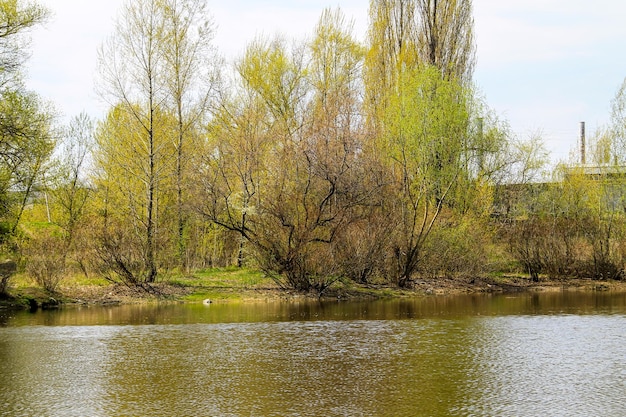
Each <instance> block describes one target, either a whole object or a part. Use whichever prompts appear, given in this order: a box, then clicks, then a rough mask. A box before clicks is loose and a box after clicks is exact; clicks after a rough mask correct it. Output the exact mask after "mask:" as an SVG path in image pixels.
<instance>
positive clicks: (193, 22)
mask: <svg viewBox="0 0 626 417" xmlns="http://www.w3.org/2000/svg"><path fill="white" fill-rule="evenodd" d="M162 7H163V8H164V19H165V29H164V30H165V35H164V43H163V45H162V47H163V49H164V60H165V62H164V65H165V68H164V70H165V72H166V77H165V79H166V80H167V83H166V89H167V92H168V95H169V104H168V106H169V107H170V108H171V111H172V113H173V114H174V115H175V118H176V140H175V148H176V168H175V171H176V216H177V234H178V236H177V240H178V258H179V262H180V265H181V267H182V268H183V269H184V268H186V267H187V263H186V257H185V252H186V242H185V237H184V233H185V226H186V223H187V219H186V218H187V217H188V214H186V213H185V208H184V206H185V203H186V200H187V198H186V195H185V194H186V193H187V192H188V190H189V185H188V184H186V180H188V176H187V175H186V174H187V170H188V166H189V165H190V162H191V161H192V157H193V156H194V155H195V154H196V152H194V151H193V150H194V148H197V145H198V142H197V140H196V139H197V136H198V135H197V132H198V131H199V127H200V126H201V125H202V123H204V122H205V119H206V115H207V110H208V109H209V107H210V105H211V104H212V103H211V101H212V98H213V95H214V94H215V90H216V88H217V83H218V78H219V74H218V72H217V68H218V67H219V65H220V60H219V59H218V57H217V54H216V53H215V52H214V51H213V49H212V47H211V42H212V40H213V32H214V30H213V24H212V22H211V20H210V19H209V18H208V17H207V10H206V1H205V0H170V1H165V2H164V4H163V6H162ZM194 141H195V143H194Z"/></svg>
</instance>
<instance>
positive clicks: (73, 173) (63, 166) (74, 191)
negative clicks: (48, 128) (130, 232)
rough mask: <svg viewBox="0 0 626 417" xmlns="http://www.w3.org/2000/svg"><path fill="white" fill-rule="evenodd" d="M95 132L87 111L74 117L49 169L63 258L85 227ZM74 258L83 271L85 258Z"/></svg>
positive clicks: (91, 188)
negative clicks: (50, 169) (60, 232)
mask: <svg viewBox="0 0 626 417" xmlns="http://www.w3.org/2000/svg"><path fill="white" fill-rule="evenodd" d="M94 134H95V123H94V121H93V119H91V118H90V117H89V116H88V115H87V114H86V113H81V114H80V115H78V116H76V117H75V118H73V119H72V120H71V121H70V124H69V126H68V127H67V128H66V130H65V132H64V135H63V140H62V141H61V143H60V147H59V148H58V150H59V152H58V158H57V159H56V161H55V164H54V165H55V169H54V171H53V172H52V181H51V184H50V194H51V195H52V197H53V202H54V205H55V206H56V207H58V210H57V211H56V212H55V213H54V214H55V218H54V219H53V221H54V222H55V223H56V224H58V225H59V227H60V228H61V229H62V230H63V244H62V245H60V246H61V247H59V248H57V250H61V251H62V252H63V260H64V261H65V260H66V258H67V256H68V254H69V253H70V252H72V250H73V249H74V248H75V247H76V240H77V238H78V237H79V235H80V234H81V230H84V227H82V226H84V225H83V223H84V219H85V218H86V216H87V214H88V213H86V211H87V207H88V203H89V201H90V200H91V197H92V196H93V191H94V189H93V184H90V183H89V180H88V174H89V172H88V170H89V168H90V164H91V163H92V162H93V161H92V153H93V150H94V145H95V138H94ZM56 216H58V217H56ZM83 243H84V242H83ZM75 258H76V259H75V260H76V262H78V264H79V265H80V266H81V269H82V270H83V272H84V273H85V274H86V273H87V267H86V265H85V259H84V257H83V256H78V257H75Z"/></svg>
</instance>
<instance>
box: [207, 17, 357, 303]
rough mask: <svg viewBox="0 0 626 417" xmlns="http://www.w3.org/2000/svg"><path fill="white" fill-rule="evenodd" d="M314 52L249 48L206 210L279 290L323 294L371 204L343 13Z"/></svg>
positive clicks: (329, 23)
mask: <svg viewBox="0 0 626 417" xmlns="http://www.w3.org/2000/svg"><path fill="white" fill-rule="evenodd" d="M306 46H307V48H303V47H302V46H300V45H297V46H296V47H294V49H293V50H291V51H290V50H288V49H287V48H286V46H285V44H284V42H282V41H280V40H275V41H273V42H269V43H268V42H263V41H260V40H257V41H256V42H255V43H253V44H251V45H250V46H249V47H248V50H247V51H246V55H245V56H244V58H243V59H242V61H241V62H240V63H239V65H238V72H239V75H240V77H241V81H242V91H244V92H245V94H243V95H242V96H241V97H240V98H239V100H238V101H236V103H238V106H234V107H229V108H228V109H226V108H225V109H224V111H223V112H221V113H220V117H219V118H218V119H216V120H215V122H216V124H215V126H214V127H213V133H214V134H213V135H212V136H213V137H215V138H216V142H215V143H216V144H215V148H214V149H215V151H214V152H212V153H210V154H209V158H208V160H207V163H206V164H205V166H206V167H207V173H206V176H205V178H206V182H205V192H206V195H207V198H206V199H205V201H207V202H209V204H208V205H207V206H206V207H205V208H204V211H203V212H204V214H205V215H206V216H207V217H208V218H209V219H211V220H212V221H214V222H216V223H217V224H220V225H222V226H223V227H225V228H228V229H229V230H233V231H236V232H238V233H240V234H241V236H242V237H243V238H244V239H246V241H247V242H249V244H250V245H251V246H252V248H253V250H254V253H255V254H256V260H257V262H258V264H259V265H260V266H261V268H262V269H263V270H264V271H266V272H267V273H268V274H270V276H272V277H273V278H274V279H275V280H276V281H277V282H278V283H279V284H281V285H282V286H284V287H288V288H293V289H296V290H299V291H305V292H306V291H313V292H316V293H318V294H321V293H322V292H323V291H325V290H326V289H327V288H328V286H329V285H331V284H332V283H333V282H334V280H335V279H337V276H338V272H339V269H338V267H337V263H336V262H333V260H332V259H333V258H334V253H335V252H334V251H335V250H336V247H335V244H336V240H337V237H338V235H339V234H340V233H341V232H342V231H343V230H344V229H345V227H346V226H347V224H349V223H350V222H351V221H352V220H353V218H354V211H355V208H356V207H357V206H359V205H360V204H362V203H363V201H364V200H365V199H366V191H365V190H364V189H363V187H362V185H361V184H362V183H365V181H363V182H362V180H363V174H364V172H363V171H362V170H361V166H362V164H361V161H360V157H359V153H360V150H361V149H362V129H361V122H362V117H361V115H360V113H359V109H360V98H359V97H360V91H361V90H360V88H361V83H360V69H361V62H362V56H363V53H362V48H361V47H360V45H359V44H358V43H357V42H356V41H354V39H353V37H352V35H351V33H350V26H349V25H346V23H345V21H344V19H343V15H342V14H341V13H340V12H339V11H336V12H331V11H326V12H324V14H323V15H322V17H321V19H320V23H319V24H318V26H317V28H316V32H315V37H314V39H313V41H312V42H311V43H310V44H308V45H306Z"/></svg>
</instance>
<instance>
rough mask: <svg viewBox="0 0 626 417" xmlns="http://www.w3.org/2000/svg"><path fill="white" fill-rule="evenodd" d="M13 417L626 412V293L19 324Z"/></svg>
mask: <svg viewBox="0 0 626 417" xmlns="http://www.w3.org/2000/svg"><path fill="white" fill-rule="evenodd" d="M3 323H4V327H2V328H0V404H1V405H2V407H0V415H7V416H32V415H49V416H87V415H88V416H129V415H132V416H172V415H181V416H182V415H203V416H285V415H291V416H415V415H428V416H437V415H441V416H444V415H462V416H466V415H490V416H491V415H501V416H510V415H516V416H526V415H529V416H533V415H568V416H571V415H580V416H583V415H585V416H586V415H603V416H611V415H623V410H624V408H625V407H626V400H625V399H624V395H623V394H624V392H626V364H624V363H623V358H624V357H626V343H625V342H626V300H625V298H624V295H611V294H606V293H603V294H593V293H585V294H580V293H564V294H532V295H522V296H514V297H505V296H468V297H449V298H446V297H432V298H425V299H423V300H394V301H384V302H373V303H328V304H319V303H260V304H241V305H220V304H213V305H211V306H210V307H205V306H202V305H192V306H189V305H186V306H185V305H167V306H151V307H150V306H120V307H114V308H106V309H104V308H102V309H101V308H88V309H66V310H61V311H56V312H38V313H36V314H29V313H24V314H21V313H20V314H13V315H12V316H11V317H5V318H4V319H3Z"/></svg>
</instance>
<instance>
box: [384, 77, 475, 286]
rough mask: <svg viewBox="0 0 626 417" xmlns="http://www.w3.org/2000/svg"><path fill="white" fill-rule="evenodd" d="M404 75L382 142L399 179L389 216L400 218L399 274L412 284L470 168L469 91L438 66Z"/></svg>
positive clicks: (394, 179)
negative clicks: (443, 76)
mask: <svg viewBox="0 0 626 417" xmlns="http://www.w3.org/2000/svg"><path fill="white" fill-rule="evenodd" d="M401 75H402V76H401V77H400V78H399V81H398V86H397V87H396V91H398V94H396V95H394V96H391V97H390V103H389V107H388V108H387V112H386V113H385V119H384V122H383V125H384V126H385V130H384V132H383V135H382V137H381V139H382V140H381V141H380V146H381V153H382V154H383V155H386V159H387V164H388V172H389V173H390V175H391V176H390V181H391V183H392V184H393V191H392V192H393V196H394V200H392V201H393V202H392V203H391V204H390V205H389V206H388V210H389V216H394V218H397V221H398V231H397V236H398V237H397V240H396V242H395V243H394V259H395V262H396V270H395V272H394V275H395V277H396V279H397V283H398V285H400V286H406V285H408V284H409V282H410V280H411V279H412V277H413V275H414V274H415V272H416V271H417V268H418V265H419V263H420V260H421V259H422V256H423V253H422V250H423V248H424V245H425V242H426V240H427V239H428V236H429V235H430V233H431V231H432V230H433V228H434V227H435V224H436V222H437V220H438V218H439V215H440V214H441V213H442V211H443V210H444V208H445V205H444V204H445V203H446V201H447V199H448V197H449V195H450V194H451V193H452V190H453V189H454V187H455V186H457V185H458V183H459V181H458V179H459V176H460V174H461V173H462V171H463V169H464V165H463V152H464V150H465V148H464V146H465V139H466V136H467V133H468V113H467V102H468V99H469V97H468V90H467V89H464V88H463V86H462V85H461V84H459V83H457V82H455V81H446V80H442V79H441V76H440V73H439V70H438V69H437V68H435V67H426V68H424V69H419V68H418V69H407V70H405V71H404V72H403V73H402V74H401Z"/></svg>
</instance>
